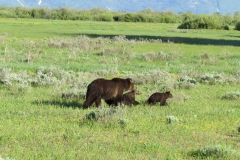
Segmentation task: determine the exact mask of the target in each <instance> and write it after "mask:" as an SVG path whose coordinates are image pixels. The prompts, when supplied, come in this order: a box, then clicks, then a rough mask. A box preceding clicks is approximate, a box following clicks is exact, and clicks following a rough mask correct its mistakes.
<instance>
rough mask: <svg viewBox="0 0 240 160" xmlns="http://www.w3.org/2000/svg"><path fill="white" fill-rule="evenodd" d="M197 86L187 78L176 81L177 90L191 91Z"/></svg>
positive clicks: (192, 79)
mask: <svg viewBox="0 0 240 160" xmlns="http://www.w3.org/2000/svg"><path fill="white" fill-rule="evenodd" d="M197 84H198V83H197V81H196V80H195V79H194V78H191V77H189V76H184V77H181V78H180V79H179V80H178V87H179V88H185V89H191V88H194V87H195V86H196V85H197Z"/></svg>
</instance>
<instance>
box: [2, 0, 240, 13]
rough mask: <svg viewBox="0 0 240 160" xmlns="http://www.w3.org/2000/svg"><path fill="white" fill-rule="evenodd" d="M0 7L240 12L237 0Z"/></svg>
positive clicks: (104, 0) (21, 1) (6, 1)
mask: <svg viewBox="0 0 240 160" xmlns="http://www.w3.org/2000/svg"><path fill="white" fill-rule="evenodd" d="M0 5H1V6H14V7H15V6H25V7H48V8H59V7H69V8H78V9H91V8H95V7H101V8H106V9H110V10H113V11H126V12H136V11H140V10H145V9H147V8H151V9H153V10H159V11H166V10H172V11H174V12H175V13H179V12H187V11H191V12H193V13H196V14H200V13H210V14H211V13H215V12H220V13H221V14H226V13H231V14H234V13H235V12H236V11H240V9H239V5H240V1H239V0H231V2H230V3H229V1H226V0H151V1H148V0H129V1H122V0H82V1H77V2H76V1H75V0H68V1H66V0H57V1H56V0H34V1H33V0H1V2H0Z"/></svg>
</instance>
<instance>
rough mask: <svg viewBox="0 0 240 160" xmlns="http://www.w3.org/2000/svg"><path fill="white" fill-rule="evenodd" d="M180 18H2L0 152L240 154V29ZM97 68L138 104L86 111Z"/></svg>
mask: <svg viewBox="0 0 240 160" xmlns="http://www.w3.org/2000/svg"><path fill="white" fill-rule="evenodd" d="M177 26H178V24H154V23H114V22H83V21H54V20H33V19H31V20H30V19H0V42H1V43H0V62H1V63H0V82H1V84H0V99H1V101H0V120H1V124H0V159H15V160H18V159H19V160H20V159H233V160H235V159H240V149H239V148H240V124H239V123H240V104H239V101H240V87H239V84H240V54H239V49H240V39H239V38H240V33H239V32H238V31H235V30H233V29H231V30H229V31H222V30H177V29H176V28H177ZM99 77H103V78H107V79H110V78H113V77H123V78H126V77H130V78H132V79H133V81H134V83H135V85H136V86H137V87H138V88H139V90H140V91H141V92H142V94H141V95H137V96H136V100H137V101H139V102H140V105H138V106H134V107H118V108H109V107H108V106H107V105H106V104H105V103H104V102H102V105H103V107H102V108H94V107H92V108H90V109H87V110H83V109H82V104H83V102H84V96H85V93H86V88H87V85H88V84H89V83H90V82H91V81H93V80H94V79H96V78H99ZM166 90H170V91H171V93H172V94H173V96H174V97H173V98H171V99H169V100H168V103H169V107H160V106H159V104H158V105H155V106H149V105H144V102H145V101H146V100H147V98H148V97H149V96H150V95H151V94H152V93H154V92H157V91H160V92H164V91H166ZM93 114H95V117H92V118H89V117H90V116H91V115H93Z"/></svg>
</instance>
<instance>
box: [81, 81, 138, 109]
mask: <svg viewBox="0 0 240 160" xmlns="http://www.w3.org/2000/svg"><path fill="white" fill-rule="evenodd" d="M133 89H134V83H133V82H132V80H131V79H130V78H127V79H122V78H113V79H111V80H107V79H104V78H99V79H96V80H94V81H92V83H90V84H89V85H88V87H87V93H86V100H85V102H84V104H83V108H84V109H86V108H88V107H90V106H91V105H92V104H93V103H95V105H96V106H97V107H99V106H100V105H101V99H104V100H111V101H112V103H113V104H114V105H118V103H121V98H122V95H123V93H124V92H126V91H129V90H130V91H131V90H133Z"/></svg>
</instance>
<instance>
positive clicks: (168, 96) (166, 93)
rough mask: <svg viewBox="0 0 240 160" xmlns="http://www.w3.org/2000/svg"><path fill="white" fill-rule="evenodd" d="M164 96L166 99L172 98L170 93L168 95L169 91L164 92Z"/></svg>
mask: <svg viewBox="0 0 240 160" xmlns="http://www.w3.org/2000/svg"><path fill="white" fill-rule="evenodd" d="M165 95H166V97H167V98H172V97H173V95H172V93H170V91H167V92H165Z"/></svg>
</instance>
